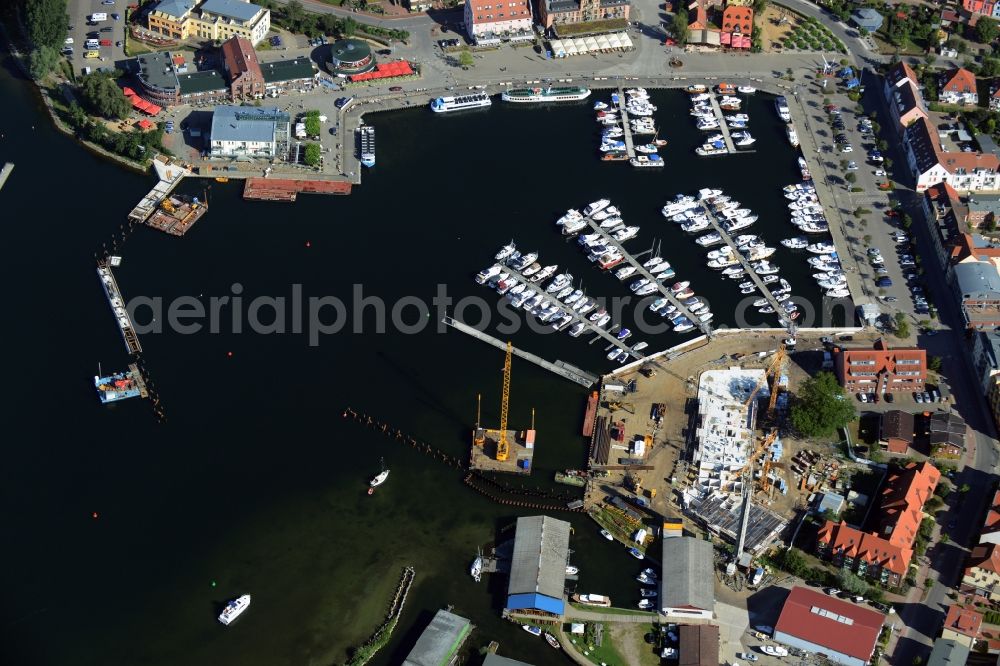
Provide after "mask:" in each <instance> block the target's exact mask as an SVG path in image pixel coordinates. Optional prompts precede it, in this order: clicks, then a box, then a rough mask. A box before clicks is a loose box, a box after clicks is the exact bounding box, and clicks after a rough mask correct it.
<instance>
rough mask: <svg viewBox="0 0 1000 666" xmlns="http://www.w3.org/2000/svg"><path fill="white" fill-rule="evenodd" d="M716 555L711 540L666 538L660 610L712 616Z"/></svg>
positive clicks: (668, 613)
mask: <svg viewBox="0 0 1000 666" xmlns="http://www.w3.org/2000/svg"><path fill="white" fill-rule="evenodd" d="M714 558H715V553H714V552H713V549H712V542H710V541H705V540H704V539H695V538H694V537H673V538H671V539H664V541H663V577H662V579H661V582H660V612H662V613H663V614H665V615H668V616H673V617H675V618H676V617H682V618H688V619H691V618H697V619H704V620H711V619H712V614H713V612H714V609H715V590H714V587H713V586H714V584H715V575H714V572H713V570H712V567H713V566H714V562H715V559H714Z"/></svg>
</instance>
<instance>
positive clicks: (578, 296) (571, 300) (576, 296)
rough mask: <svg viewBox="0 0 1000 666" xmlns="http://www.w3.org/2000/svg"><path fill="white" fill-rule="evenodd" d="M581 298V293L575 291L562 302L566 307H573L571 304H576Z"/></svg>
mask: <svg viewBox="0 0 1000 666" xmlns="http://www.w3.org/2000/svg"><path fill="white" fill-rule="evenodd" d="M582 297H583V292H582V291H581V290H579V289H577V290H576V291H574V292H573V293H572V294H570V295H569V296H567V297H566V300H564V301H563V303H565V304H566V305H573V303H576V302H577V301H578V300H580V299H581V298H582Z"/></svg>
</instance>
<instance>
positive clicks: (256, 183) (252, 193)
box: [243, 178, 351, 201]
mask: <svg viewBox="0 0 1000 666" xmlns="http://www.w3.org/2000/svg"><path fill="white" fill-rule="evenodd" d="M350 193H351V184H350V183H348V182H346V181H342V180H298V179H283V178H247V180H246V184H245V185H244V187H243V198H244V199H247V200H250V201H295V199H296V198H297V197H298V195H299V194H350Z"/></svg>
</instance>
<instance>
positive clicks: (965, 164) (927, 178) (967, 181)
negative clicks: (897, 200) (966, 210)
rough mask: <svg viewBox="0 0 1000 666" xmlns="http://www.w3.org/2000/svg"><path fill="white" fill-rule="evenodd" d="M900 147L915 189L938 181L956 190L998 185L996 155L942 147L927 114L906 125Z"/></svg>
mask: <svg viewBox="0 0 1000 666" xmlns="http://www.w3.org/2000/svg"><path fill="white" fill-rule="evenodd" d="M903 147H904V150H905V153H906V163H907V165H908V166H909V168H910V172H911V173H912V174H913V178H914V179H915V180H916V183H915V184H914V185H915V188H916V190H917V191H918V192H923V191H924V190H926V189H927V188H928V187H930V186H931V185H936V184H937V183H941V182H945V183H948V184H949V185H951V186H952V187H954V188H955V189H956V190H958V191H970V192H971V191H979V190H991V191H992V190H997V189H1000V158H997V156H996V155H993V154H992V153H964V152H958V151H945V150H943V149H942V148H941V140H940V139H939V138H938V135H937V130H936V129H934V126H933V125H932V124H931V122H930V121H929V120H928V119H927V118H920V119H918V120H917V121H916V122H914V123H912V124H911V125H910V126H909V127H907V128H906V131H905V132H904V134H903Z"/></svg>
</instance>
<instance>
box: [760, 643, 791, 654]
mask: <svg viewBox="0 0 1000 666" xmlns="http://www.w3.org/2000/svg"><path fill="white" fill-rule="evenodd" d="M760 651H761V652H763V653H764V654H766V655H770V656H772V657H787V656H788V648H784V647H781V646H780V645H762V646H760Z"/></svg>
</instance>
